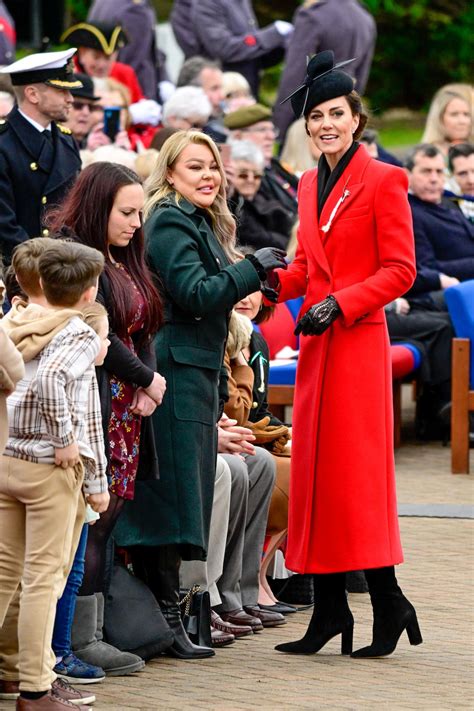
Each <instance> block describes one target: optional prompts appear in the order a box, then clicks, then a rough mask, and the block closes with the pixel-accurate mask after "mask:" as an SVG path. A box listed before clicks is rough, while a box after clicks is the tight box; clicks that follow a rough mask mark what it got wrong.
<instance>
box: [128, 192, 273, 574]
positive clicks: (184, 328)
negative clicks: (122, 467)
mask: <svg viewBox="0 0 474 711" xmlns="http://www.w3.org/2000/svg"><path fill="white" fill-rule="evenodd" d="M145 233H146V236H147V240H148V246H149V257H150V264H151V266H152V268H153V269H155V270H156V271H157V273H158V274H159V277H160V281H161V283H162V285H163V289H164V298H165V304H166V306H165V324H164V326H163V328H162V329H161V330H160V331H159V332H158V335H157V337H156V340H155V348H156V359H157V367H158V372H159V373H161V374H162V375H163V376H164V377H165V378H166V382H167V389H166V393H165V397H164V398H163V403H162V405H161V406H160V407H158V408H157V409H156V410H155V413H154V414H153V425H154V428H155V439H156V443H157V449H158V457H159V461H160V480H159V481H150V482H137V484H138V485H137V488H136V493H135V500H134V501H133V502H127V504H126V505H125V507H124V511H123V513H122V515H121V517H120V519H119V521H118V523H117V526H116V528H115V530H114V537H115V538H116V540H117V542H118V543H119V545H128V546H132V545H145V546H157V545H168V544H178V545H179V546H180V551H181V555H182V557H183V558H184V559H191V560H192V559H202V560H204V559H205V557H206V553H207V543H208V537H209V525H210V519H211V511H212V501H213V495H214V481H215V467H216V457H217V428H216V422H217V419H218V415H219V381H220V377H221V369H222V367H223V359H224V348H225V343H226V339H227V331H228V317H229V314H230V311H231V309H232V307H233V305H234V304H236V303H237V302H238V301H240V299H242V298H243V297H244V296H247V295H248V294H251V293H252V292H254V291H257V290H258V289H259V288H260V279H259V278H258V275H257V272H256V270H255V268H254V267H253V265H252V264H251V262H250V261H249V260H248V259H242V260H240V261H239V262H237V263H236V264H229V260H228V259H227V256H226V254H225V252H224V251H223V249H222V247H221V246H220V244H219V242H218V240H217V239H216V237H215V236H214V234H213V232H212V229H211V226H210V224H209V223H208V222H207V220H206V216H205V213H203V212H202V211H201V210H199V209H197V208H196V207H195V206H194V205H192V204H191V203H190V202H187V201H186V200H181V202H180V203H179V205H177V204H176V203H175V201H174V200H172V199H169V200H165V201H163V202H162V203H160V205H158V207H157V208H156V209H155V210H154V212H153V213H152V215H151V216H150V217H149V218H148V220H147V222H146V224H145Z"/></svg>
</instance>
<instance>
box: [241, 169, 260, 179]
mask: <svg viewBox="0 0 474 711" xmlns="http://www.w3.org/2000/svg"><path fill="white" fill-rule="evenodd" d="M250 177H253V178H254V179H255V180H261V179H262V178H263V173H258V172H257V171H256V170H241V171H240V173H237V178H239V180H248V179H249V178H250Z"/></svg>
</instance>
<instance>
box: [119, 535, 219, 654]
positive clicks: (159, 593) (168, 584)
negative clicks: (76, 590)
mask: <svg viewBox="0 0 474 711" xmlns="http://www.w3.org/2000/svg"><path fill="white" fill-rule="evenodd" d="M180 565H181V557H180V555H179V548H178V546H177V545H168V546H156V547H148V548H145V547H143V548H136V549H134V551H133V569H134V572H135V574H136V575H137V576H138V577H140V578H142V580H143V581H144V582H145V583H146V584H147V585H148V587H149V588H150V590H151V591H152V592H153V594H154V596H155V597H156V599H157V601H158V604H159V606H160V608H161V611H162V613H163V617H164V618H165V620H166V622H167V623H168V625H169V627H170V629H171V631H172V632H173V634H174V642H173V644H172V645H171V647H168V649H167V650H166V654H171V655H172V656H173V657H178V658H179V659H204V658H206V657H213V656H214V655H215V652H214V650H213V649H211V648H210V647H200V646H198V645H196V644H193V643H192V642H191V640H190V639H189V637H188V635H187V634H186V630H185V629H184V627H183V623H182V621H181V612H180V608H179V566H180Z"/></svg>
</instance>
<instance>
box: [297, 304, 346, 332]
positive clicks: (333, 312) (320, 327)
mask: <svg viewBox="0 0 474 711" xmlns="http://www.w3.org/2000/svg"><path fill="white" fill-rule="evenodd" d="M341 313H342V312H341V309H340V308H339V304H338V303H337V301H336V299H335V298H334V296H328V297H327V298H326V299H324V301H320V302H319V304H315V305H314V306H311V308H310V309H309V310H308V311H307V312H306V313H305V315H304V316H302V318H300V320H299V321H298V323H297V324H296V328H295V336H299V334H300V333H302V334H303V336H320V335H321V334H322V333H324V331H326V329H328V328H329V326H330V325H331V324H332V323H333V321H335V320H336V319H337V317H338V316H340V315H341Z"/></svg>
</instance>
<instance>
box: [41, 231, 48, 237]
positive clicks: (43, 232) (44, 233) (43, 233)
mask: <svg viewBox="0 0 474 711" xmlns="http://www.w3.org/2000/svg"><path fill="white" fill-rule="evenodd" d="M41 234H42V235H43V237H48V236H49V230H43V231H42V233H41Z"/></svg>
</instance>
